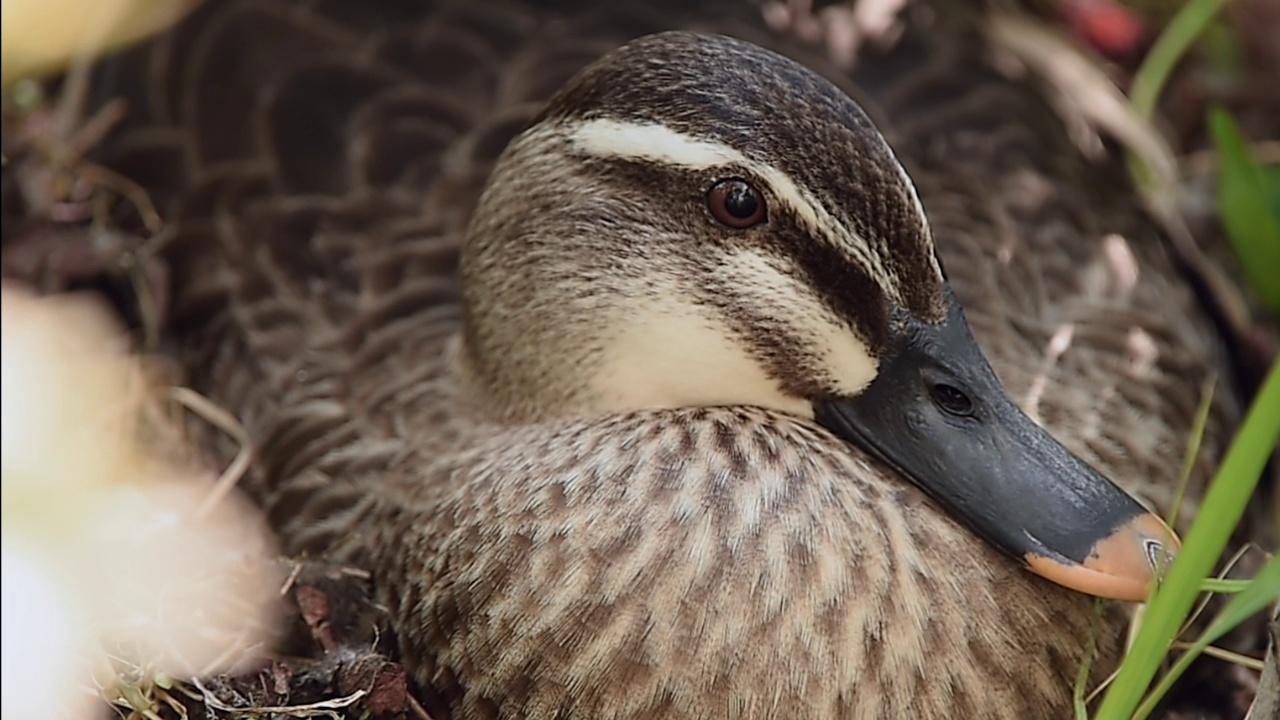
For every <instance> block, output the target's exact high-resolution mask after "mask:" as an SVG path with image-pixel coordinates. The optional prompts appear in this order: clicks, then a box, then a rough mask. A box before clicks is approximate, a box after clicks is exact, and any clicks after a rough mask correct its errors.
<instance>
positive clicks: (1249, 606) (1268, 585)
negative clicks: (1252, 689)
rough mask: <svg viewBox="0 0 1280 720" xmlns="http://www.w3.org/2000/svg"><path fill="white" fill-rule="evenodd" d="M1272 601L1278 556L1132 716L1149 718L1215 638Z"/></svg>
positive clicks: (1279, 590)
mask: <svg viewBox="0 0 1280 720" xmlns="http://www.w3.org/2000/svg"><path fill="white" fill-rule="evenodd" d="M1276 598H1280V555H1277V556H1274V557H1272V558H1271V561H1270V562H1268V563H1267V565H1266V567H1264V568H1263V569H1262V571H1261V572H1259V573H1258V574H1257V576H1255V577H1254V578H1253V580H1251V581H1249V583H1248V585H1247V587H1246V588H1245V589H1244V590H1242V591H1241V592H1240V593H1238V594H1237V595H1235V596H1234V597H1232V598H1231V601H1230V602H1228V603H1227V606H1226V607H1224V608H1223V609H1222V612H1220V613H1218V616H1217V617H1216V618H1214V619H1213V622H1212V623H1210V624H1209V627H1207V628H1205V631H1204V633H1203V634H1201V635H1200V637H1199V639H1197V640H1196V641H1195V643H1194V644H1192V646H1191V647H1190V648H1188V649H1187V650H1186V652H1184V653H1183V654H1182V655H1181V656H1179V657H1178V660H1177V662H1175V663H1174V664H1173V667H1171V668H1169V672H1168V673H1166V674H1165V676H1164V677H1162V678H1160V682H1159V683H1158V684H1157V685H1156V687H1155V689H1153V690H1152V691H1151V694H1150V695H1149V696H1148V697H1147V699H1146V700H1145V701H1144V702H1143V703H1142V704H1141V705H1139V706H1138V709H1137V711H1135V712H1134V714H1133V715H1134V717H1135V718H1145V717H1147V716H1149V715H1150V714H1151V713H1152V712H1153V711H1154V710H1155V709H1156V704H1157V703H1159V702H1160V698H1162V697H1164V696H1165V694H1166V693H1168V692H1169V690H1170V688H1172V687H1173V684H1174V683H1176V682H1177V681H1178V678H1180V677H1182V674H1183V673H1185V672H1186V671H1187V668H1189V667H1191V663H1192V662H1194V661H1195V659H1196V658H1197V657H1199V656H1200V654H1201V653H1203V652H1204V651H1205V648H1207V647H1209V645H1211V644H1213V643H1214V642H1215V641H1217V639H1218V638H1220V637H1222V636H1223V635H1226V634H1227V633H1228V632H1230V631H1231V629H1232V628H1234V627H1236V626H1237V625H1239V624H1240V623H1242V622H1244V621H1245V620H1248V619H1249V618H1250V617H1252V616H1253V614H1254V613H1256V612H1258V611H1260V610H1262V608H1264V607H1266V606H1267V605H1269V604H1271V603H1272V602H1274V601H1275V600H1276Z"/></svg>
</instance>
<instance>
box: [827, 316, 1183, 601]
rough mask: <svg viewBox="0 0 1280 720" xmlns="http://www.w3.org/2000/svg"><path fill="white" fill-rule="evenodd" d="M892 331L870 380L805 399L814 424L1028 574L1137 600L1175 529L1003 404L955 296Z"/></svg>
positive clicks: (900, 320) (1170, 550)
mask: <svg viewBox="0 0 1280 720" xmlns="http://www.w3.org/2000/svg"><path fill="white" fill-rule="evenodd" d="M893 335H894V337H893V341H892V343H891V346H890V349H889V351H888V352H887V353H886V354H885V355H884V356H882V358H881V361H880V368H879V372H878V373H877V376H876V379H875V380H873V381H872V382H871V384H870V385H868V386H867V387H866V388H865V390H864V391H863V392H862V393H860V394H859V395H857V396H856V397H847V398H831V399H827V400H824V401H822V402H819V403H816V404H815V416H816V418H817V420H818V422H819V423H821V424H823V425H824V426H825V427H826V428H827V429H828V430H830V431H831V432H833V433H835V434H836V435H838V436H840V437H841V438H843V439H845V440H846V441H848V442H850V443H852V444H853V445H856V446H858V447H859V448H861V449H862V450H864V451H865V452H867V453H869V454H871V455H873V456H875V457H877V458H878V459H880V460H882V461H884V462H885V463H887V464H889V465H890V466H892V467H893V468H895V469H896V470H897V471H898V472H899V473H901V474H902V475H903V476H904V477H906V478H907V479H908V480H910V481H911V482H912V483H914V484H915V485H917V486H918V487H920V488H921V489H922V490H924V491H925V492H926V493H928V494H929V495H930V496H932V497H933V498H934V499H935V500H937V502H939V503H940V504H941V505H942V506H943V508H944V509H945V510H946V511H947V512H949V513H950V514H951V515H952V516H953V517H955V518H956V519H958V520H959V521H961V522H962V523H964V524H965V525H967V526H968V527H969V528H971V529H972V530H973V531H974V532H975V533H976V534H978V535H979V536H981V537H983V538H984V539H986V540H987V541H988V542H990V543H991V544H993V545H994V546H995V547H997V548H999V549H1000V550H1002V551H1004V552H1005V553H1007V554H1009V555H1011V556H1013V557H1014V558H1017V559H1019V560H1021V561H1022V562H1024V563H1025V564H1026V566H1027V567H1028V568H1030V570H1031V571H1032V572H1034V573H1036V574H1038V575H1041V576H1043V577H1045V578H1047V579H1049V580H1051V581H1053V582H1055V583H1057V584H1059V585H1063V586H1065V587H1068V588H1071V589H1073V590H1078V591H1080V592H1083V593H1088V594H1090V595H1097V596H1100V597H1105V598H1111V599H1116V600H1130V601H1141V600H1145V599H1146V597H1147V594H1148V592H1149V590H1150V588H1151V586H1152V583H1153V582H1154V581H1155V580H1156V578H1157V576H1158V575H1159V572H1160V571H1159V570H1158V569H1163V568H1165V567H1167V562H1168V561H1169V560H1170V559H1172V556H1173V554H1174V553H1175V552H1176V551H1177V549H1178V539H1177V537H1176V536H1175V535H1174V534H1173V532H1172V531H1171V530H1170V529H1169V528H1168V527H1167V526H1166V525H1165V523H1164V522H1163V521H1161V520H1160V518H1158V517H1157V516H1155V515H1153V514H1151V513H1150V512H1148V511H1147V510H1146V509H1145V508H1143V507H1142V505H1140V504H1139V503H1138V502H1137V501H1136V500H1134V499H1133V498H1132V497H1131V496H1129V495H1128V494H1127V493H1125V492H1124V491H1123V490H1121V489H1120V488H1118V487H1116V485H1115V484H1113V483H1112V482H1111V481H1110V480H1108V479H1107V478H1105V477H1103V476H1102V475H1101V474H1099V473H1098V472H1097V471H1095V470H1094V469H1093V468H1091V467H1089V465H1088V464H1086V463H1085V462H1084V461H1082V460H1080V459H1079V458H1077V457H1076V456H1075V455H1073V454H1072V453H1071V452H1070V451H1068V450H1067V449H1066V448H1065V447H1063V446H1062V445H1061V444H1060V443H1058V442H1057V441H1056V440H1054V439H1053V438H1052V437H1051V436H1050V435H1049V434H1048V433H1047V432H1045V430H1044V429H1042V428H1041V427H1040V426H1038V425H1037V424H1036V423H1034V422H1032V421H1031V419H1030V418H1028V417H1027V416H1026V415H1025V414H1024V413H1023V412H1022V411H1021V410H1020V409H1018V407H1017V406H1016V405H1014V403H1013V401H1012V400H1011V399H1010V398H1009V396H1008V394H1007V393H1006V392H1005V391H1004V388H1003V387H1002V386H1001V385H1000V382H999V381H998V380H997V379H996V376H995V373H994V372H993V371H992V370H991V367H990V365H988V363H987V361H986V358H985V357H984V356H983V354H982V352H981V351H980V350H979V349H978V346H977V343H976V342H975V341H974V339H973V336H972V335H971V334H970V332H969V328H968V326H967V324H966V323H965V321H964V317H963V314H962V313H961V310H960V307H959V305H958V303H956V302H955V300H954V299H950V308H949V311H948V316H947V318H946V320H945V321H944V322H942V323H939V324H936V325H935V324H928V323H924V322H921V321H919V320H917V319H915V318H912V317H910V316H907V315H906V314H905V313H899V314H898V315H897V316H896V317H895V319H894V330H893ZM942 386H945V387H942Z"/></svg>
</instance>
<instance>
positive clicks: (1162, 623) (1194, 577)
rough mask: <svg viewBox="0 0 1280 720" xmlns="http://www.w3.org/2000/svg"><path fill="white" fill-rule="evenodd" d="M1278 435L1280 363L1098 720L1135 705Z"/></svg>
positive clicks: (1114, 719)
mask: <svg viewBox="0 0 1280 720" xmlns="http://www.w3.org/2000/svg"><path fill="white" fill-rule="evenodd" d="M1278 438H1280V363H1277V364H1276V365H1273V366H1272V368H1271V371H1270V372H1269V373H1268V374H1267V378H1266V380H1265V381H1264V383H1263V385H1262V389H1261V390H1260V391H1259V392H1258V396H1257V397H1256V398H1255V399H1254V402H1253V405H1252V406H1251V407H1250V409H1249V414H1248V415H1247V416H1246V417H1245V421H1244V424H1243V425H1242V426H1241V428H1240V432H1239V434H1237V436H1236V439H1235V441H1234V442H1233V443H1232V444H1231V448H1230V449H1229V450H1228V451H1227V455H1226V458H1225V459H1224V460H1223V462H1222V466H1221V467H1219V468H1218V474H1217V476H1216V477H1215V478H1214V481H1213V484H1212V485H1210V487H1209V490H1208V492H1207V493H1206V495H1205V499H1204V502H1203V503H1202V504H1201V506H1200V512H1199V514H1198V515H1197V516H1196V519H1195V522H1193V523H1192V525H1191V530H1190V531H1189V532H1188V533H1187V538H1186V542H1185V543H1184V544H1183V547H1182V551H1181V552H1180V553H1179V554H1178V557H1177V559H1176V560H1174V562H1173V566H1172V567H1171V568H1169V575H1168V577H1167V578H1166V580H1165V582H1164V583H1163V584H1162V585H1161V586H1160V588H1159V590H1157V591H1156V593H1155V595H1154V596H1153V597H1152V599H1151V602H1150V604H1149V605H1148V607H1147V611H1146V614H1145V617H1144V619H1143V622H1142V627H1141V629H1140V630H1139V631H1138V636H1137V637H1136V638H1135V639H1134V643H1133V647H1132V648H1131V649H1130V651H1129V655H1128V657H1126V658H1125V661H1124V663H1123V664H1122V665H1121V667H1120V670H1119V673H1118V674H1117V675H1116V679H1115V682H1113V683H1112V684H1111V686H1110V687H1109V688H1108V689H1107V694H1106V697H1105V698H1103V701H1102V706H1101V707H1100V708H1099V709H1098V714H1097V716H1096V717H1097V719H1098V720H1125V719H1126V718H1129V717H1130V716H1131V711H1132V710H1133V709H1134V708H1137V706H1138V704H1139V702H1140V701H1141V698H1142V695H1143V693H1144V691H1145V690H1146V689H1147V687H1148V686H1149V685H1150V684H1151V679H1152V678H1153V677H1155V674H1156V671H1157V669H1158V668H1159V666H1160V663H1161V661H1162V659H1163V658H1164V654H1165V651H1166V650H1167V649H1168V647H1169V643H1170V641H1171V640H1172V639H1173V637H1174V635H1175V634H1176V633H1177V632H1178V628H1179V627H1180V626H1181V625H1182V623H1183V621H1184V619H1185V618H1186V616H1187V611H1188V610H1190V608H1191V605H1192V604H1193V603H1194V602H1195V599H1196V596H1197V594H1198V592H1199V589H1200V584H1201V582H1202V581H1203V580H1204V578H1205V577H1207V576H1208V575H1209V573H1210V572H1212V570H1213V566H1214V563H1216V562H1217V560H1218V558H1219V557H1220V556H1221V554H1222V549H1223V548H1224V547H1225V546H1226V543H1227V540H1228V539H1229V538H1230V537H1231V532H1232V530H1234V529H1235V527H1236V523H1237V522H1239V519H1240V515H1241V514H1242V513H1243V512H1244V508H1245V505H1247V504H1248V502H1249V498H1250V496H1251V495H1252V494H1253V489H1254V487H1255V486H1256V485H1257V482H1258V478H1259V476H1260V475H1261V473H1262V469H1263V467H1264V466H1265V465H1266V462H1267V459H1268V458H1269V457H1270V456H1271V452H1272V450H1274V449H1275V445H1276V441H1277V439H1278Z"/></svg>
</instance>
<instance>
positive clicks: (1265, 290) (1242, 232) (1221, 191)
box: [1209, 108, 1280, 313]
mask: <svg viewBox="0 0 1280 720" xmlns="http://www.w3.org/2000/svg"><path fill="white" fill-rule="evenodd" d="M1209 128H1210V130H1211V131H1212V132H1213V141H1214V144H1215V145H1217V146H1218V154H1219V156H1220V157H1221V158H1222V175H1221V179H1220V181H1219V183H1218V211H1219V214H1220V215H1221V216H1222V227H1223V229H1224V230H1226V233H1227V239H1228V240H1230V241H1231V245H1232V247H1233V248H1234V249H1235V252H1236V257H1238V258H1240V264H1241V266H1242V267H1243V268H1244V272H1245V275H1246V276H1247V277H1248V278H1249V282H1250V284H1252V285H1253V287H1254V289H1256V290H1257V291H1258V293H1259V294H1260V295H1261V296H1262V299H1263V301H1265V302H1266V303H1267V306H1268V307H1269V308H1270V309H1271V311H1272V312H1276V313H1280V216H1278V215H1277V213H1276V211H1275V209H1274V208H1273V207H1272V204H1271V194H1272V189H1271V188H1269V187H1268V184H1267V183H1268V180H1269V179H1271V178H1272V177H1273V176H1270V175H1267V174H1265V173H1264V172H1263V170H1262V168H1260V167H1259V166H1258V165H1257V164H1256V163H1254V162H1253V160H1252V159H1251V158H1250V157H1249V148H1248V145H1247V144H1246V143H1245V139H1244V137H1243V136H1242V135H1241V134H1240V130H1239V129H1238V128H1236V124H1235V122H1234V121H1232V119H1231V115H1229V114H1228V113H1227V112H1226V111H1225V110H1222V109H1221V108H1215V109H1214V110H1213V111H1212V112H1211V113H1210V114H1209Z"/></svg>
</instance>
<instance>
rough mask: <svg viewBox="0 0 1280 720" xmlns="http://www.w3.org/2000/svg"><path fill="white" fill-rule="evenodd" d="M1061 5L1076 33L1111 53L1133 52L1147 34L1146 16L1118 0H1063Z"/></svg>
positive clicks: (1063, 14) (1117, 55)
mask: <svg viewBox="0 0 1280 720" xmlns="http://www.w3.org/2000/svg"><path fill="white" fill-rule="evenodd" d="M1058 7H1059V11H1060V12H1061V13H1062V16H1063V17H1064V18H1065V19H1066V21H1067V24H1068V25H1070V26H1071V29H1072V31H1073V32H1075V33H1076V35H1078V36H1079V37H1080V38H1082V39H1083V40H1084V41H1085V42H1087V43H1089V44H1090V45H1091V46H1093V47H1094V48H1095V49H1097V50H1098V51H1099V52H1101V53H1103V54H1105V55H1108V56H1110V57H1124V56H1126V55H1129V54H1131V53H1133V52H1134V51H1136V50H1138V48H1139V46H1140V44H1141V43H1142V41H1143V39H1144V38H1145V37H1146V35H1147V27H1146V23H1144V22H1143V21H1142V18H1141V17H1139V16H1138V14H1137V13H1135V12H1134V11H1132V10H1130V9H1129V8H1127V7H1124V6H1123V5H1120V4H1119V3H1117V2H1114V0H1059V2H1058Z"/></svg>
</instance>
